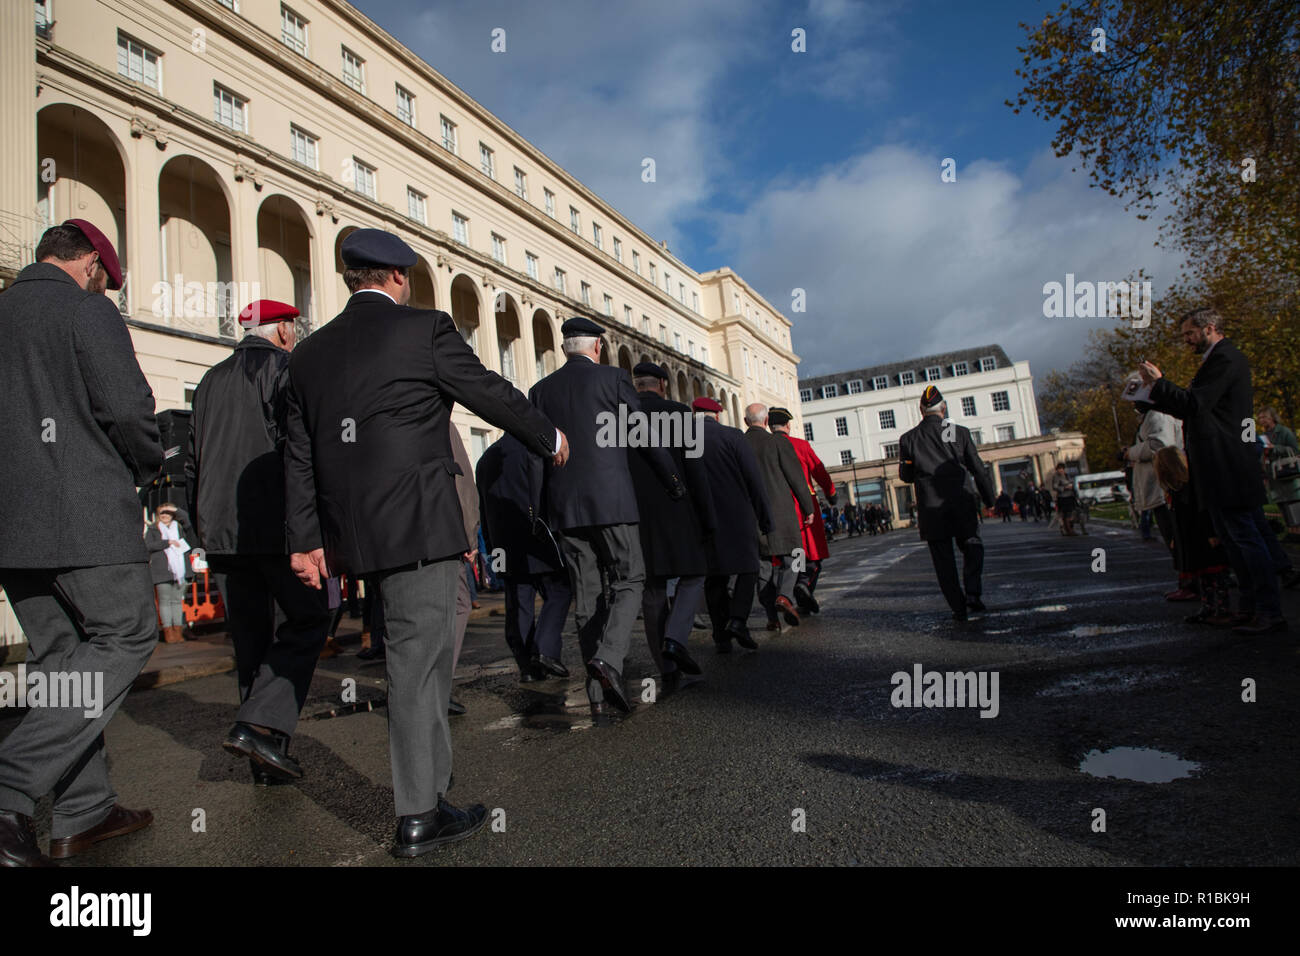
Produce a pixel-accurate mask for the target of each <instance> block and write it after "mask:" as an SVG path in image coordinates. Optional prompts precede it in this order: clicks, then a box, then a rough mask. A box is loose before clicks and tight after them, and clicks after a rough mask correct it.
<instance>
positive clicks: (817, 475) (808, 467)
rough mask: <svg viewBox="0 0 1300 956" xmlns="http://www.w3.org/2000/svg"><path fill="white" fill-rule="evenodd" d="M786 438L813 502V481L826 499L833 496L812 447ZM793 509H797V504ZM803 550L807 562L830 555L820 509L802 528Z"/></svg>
mask: <svg viewBox="0 0 1300 956" xmlns="http://www.w3.org/2000/svg"><path fill="white" fill-rule="evenodd" d="M787 437H789V439H790V444H791V445H794V452H795V454H796V455H798V456H799V464H800V465H802V466H803V477H804V481H806V482H808V493H809V494H810V495H812V497H813V501H814V502H815V501H816V500H817V491H816V489H815V488H814V487H813V482H814V481H815V482H816V483H817V484H819V485H821V487H822V490H823V491H824V492H826V496H827V497H830V496H832V495H834V494H835V483H834V482H833V481H831V476H830V475H829V474H827V473H826V466H825V465H823V464H822V460H821V459H820V458H818V457H817V453H816V452H815V451H813V447H812V445H810V444H809V443H808V442H806V441H804V440H803V439H802V438H795V437H794V436H793V435H789V436H787ZM790 497H791V498H794V494H793V493H791V495H790ZM795 507H796V509H797V508H798V504H796V505H795ZM803 550H804V554H805V555H806V556H807V558H808V560H809V561H820V560H822V559H823V558H826V557H828V556H829V555H830V553H831V552H830V547H829V546H828V545H827V544H826V523H825V522H824V521H822V513H821V509H820V508H818V509H816V515H815V517H814V518H813V523H812V524H810V525H807V524H806V525H804V526H803Z"/></svg>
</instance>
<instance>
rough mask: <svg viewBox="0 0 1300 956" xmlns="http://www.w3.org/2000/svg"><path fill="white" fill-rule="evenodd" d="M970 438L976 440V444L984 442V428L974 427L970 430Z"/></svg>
mask: <svg viewBox="0 0 1300 956" xmlns="http://www.w3.org/2000/svg"><path fill="white" fill-rule="evenodd" d="M970 440H971V441H972V442H974V443H975V444H976V445H982V444H984V429H982V428H972V429H971V430H970Z"/></svg>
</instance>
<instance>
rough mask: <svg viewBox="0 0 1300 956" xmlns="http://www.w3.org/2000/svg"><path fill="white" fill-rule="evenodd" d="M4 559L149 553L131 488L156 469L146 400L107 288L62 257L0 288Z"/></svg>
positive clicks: (26, 564) (0, 542)
mask: <svg viewBox="0 0 1300 956" xmlns="http://www.w3.org/2000/svg"><path fill="white" fill-rule="evenodd" d="M0 390H3V392H2V394H3V395H4V400H3V407H2V408H0V568H6V567H7V568H61V567H62V568H66V567H93V566H96V565H103V564H128V563H133V562H139V561H145V560H147V555H146V552H145V547H144V534H143V532H144V515H143V512H142V510H141V508H140V499H139V498H138V497H137V496H136V492H135V489H136V487H137V486H140V485H145V484H148V483H149V482H150V481H152V480H153V478H154V477H155V476H156V475H157V474H158V469H159V468H161V467H162V462H163V451H162V447H161V446H160V445H159V441H158V425H157V423H156V422H155V421H154V398H153V391H152V390H151V389H150V388H149V383H148V382H146V381H145V377H144V373H143V372H141V371H140V364H139V363H138V362H137V361H136V358H135V348H134V346H133V345H132V344H131V336H130V333H128V332H127V328H126V323H125V322H124V321H122V315H121V313H120V312H118V310H117V307H116V306H115V305H114V304H113V302H112V301H111V300H110V299H109V298H108V297H107V296H105V295H100V294H97V293H93V292H86V291H84V290H83V289H82V288H81V287H80V286H78V285H77V283H76V282H74V281H73V280H72V277H71V276H69V275H68V274H67V273H66V272H64V271H63V270H62V269H60V268H59V267H58V266H55V265H52V264H50V263H47V262H38V263H35V264H34V265H30V266H28V267H27V268H25V269H23V271H22V272H20V273H19V274H18V278H17V280H15V282H14V284H13V285H12V286H10V287H9V288H8V289H7V290H6V291H5V292H4V294H3V295H0Z"/></svg>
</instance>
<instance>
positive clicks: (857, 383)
mask: <svg viewBox="0 0 1300 956" xmlns="http://www.w3.org/2000/svg"><path fill="white" fill-rule="evenodd" d="M861 392H862V379H860V378H855V379H852V380H850V382H849V392H848V393H849V394H850V395H858V394H860V393H861Z"/></svg>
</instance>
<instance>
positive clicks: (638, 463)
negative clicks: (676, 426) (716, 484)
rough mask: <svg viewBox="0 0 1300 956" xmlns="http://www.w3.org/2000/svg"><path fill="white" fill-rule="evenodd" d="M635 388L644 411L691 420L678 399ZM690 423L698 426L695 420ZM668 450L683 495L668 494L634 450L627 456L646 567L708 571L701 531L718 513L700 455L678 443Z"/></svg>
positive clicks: (659, 571) (709, 530) (709, 528)
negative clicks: (683, 488) (692, 455)
mask: <svg viewBox="0 0 1300 956" xmlns="http://www.w3.org/2000/svg"><path fill="white" fill-rule="evenodd" d="M637 394H638V396H639V397H640V399H641V411H643V412H645V413H646V414H647V415H655V414H661V413H664V414H668V415H671V416H673V418H674V419H684V420H690V421H694V418H693V413H692V412H691V410H690V409H689V408H688V407H687V406H685V405H683V404H682V403H681V402H673V401H669V400H668V399H666V398H661V397H659V396H658V395H656V394H655V393H654V392H639V393H637ZM651 420H652V421H653V419H651ZM684 427H685V421H683V429H684ZM692 427H696V428H698V424H696V425H693V426H692ZM695 435H696V436H697V440H701V439H700V437H699V436H700V433H699V432H698V431H697V432H695ZM668 452H669V454H670V455H671V456H672V459H673V468H674V470H675V471H676V473H677V474H678V475H680V476H681V477H682V480H683V483H684V484H685V485H686V492H687V493H686V496H685V497H682V498H675V499H674V498H670V497H669V496H668V492H667V491H666V490H665V489H664V486H663V482H662V481H660V479H659V476H658V475H657V474H656V473H655V472H654V470H653V469H652V468H651V467H650V464H649V462H647V461H646V459H645V457H644V456H642V455H639V454H636V453H634V452H632V453H629V454H628V456H627V457H628V463H629V464H630V465H631V468H632V486H633V488H634V489H635V491H636V500H637V508H638V509H639V510H640V512H641V514H642V515H644V516H645V520H643V521H642V522H641V553H642V555H643V556H644V558H645V565H646V573H647V574H652V575H656V576H663V577H678V576H680V575H699V574H707V573H708V570H709V556H708V551H707V548H706V545H705V537H706V535H712V534H713V531H714V528H715V526H716V524H717V519H716V517H715V516H714V512H713V498H712V496H711V495H710V494H709V477H708V473H707V472H706V471H705V468H704V460H703V458H702V457H696V458H688V457H687V456H686V450H685V448H683V447H681V446H674V447H672V448H670V449H668Z"/></svg>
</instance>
